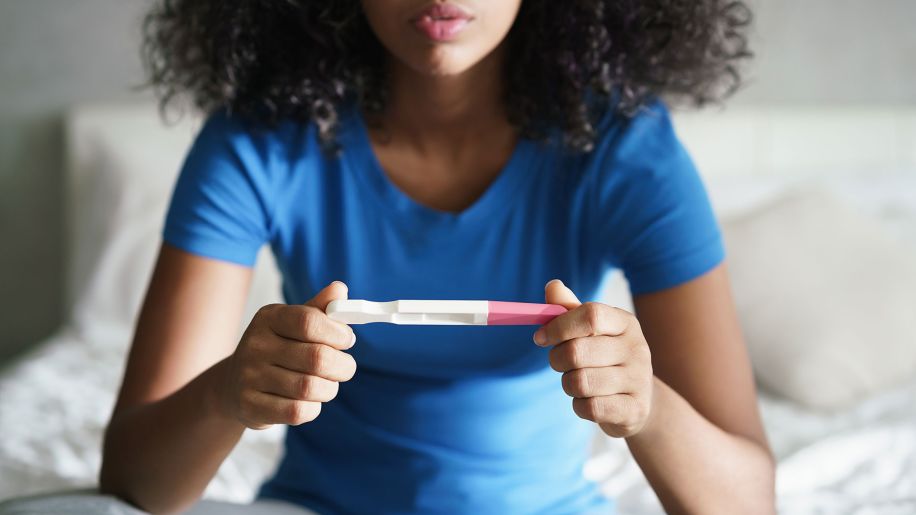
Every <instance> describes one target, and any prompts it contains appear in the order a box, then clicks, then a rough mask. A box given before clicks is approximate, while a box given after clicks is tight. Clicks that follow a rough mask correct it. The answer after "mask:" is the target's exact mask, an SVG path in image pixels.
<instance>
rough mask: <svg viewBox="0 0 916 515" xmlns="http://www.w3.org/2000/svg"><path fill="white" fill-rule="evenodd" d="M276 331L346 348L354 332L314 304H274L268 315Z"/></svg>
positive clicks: (298, 339) (291, 337) (288, 336)
mask: <svg viewBox="0 0 916 515" xmlns="http://www.w3.org/2000/svg"><path fill="white" fill-rule="evenodd" d="M269 320H270V322H269V325H270V329H271V330H272V331H273V332H274V333H275V334H277V335H279V336H282V337H284V338H289V339H291V340H297V341H300V342H308V343H323V344H325V345H330V346H331V347H334V348H335V349H349V348H350V347H352V346H353V343H354V342H355V341H356V334H355V333H354V332H353V329H351V328H350V326H348V325H347V324H344V323H342V322H338V321H337V320H332V319H331V317H329V316H328V315H327V314H325V312H324V311H322V310H320V309H318V308H316V307H314V306H298V305H278V306H277V307H276V308H275V310H274V311H273V312H272V313H271V316H270V318H269Z"/></svg>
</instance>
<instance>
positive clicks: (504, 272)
mask: <svg viewBox="0 0 916 515" xmlns="http://www.w3.org/2000/svg"><path fill="white" fill-rule="evenodd" d="M599 132H600V139H599V141H598V145H597V147H596V149H595V150H594V151H593V152H591V153H589V154H585V155H582V154H579V155H576V154H570V153H567V152H565V151H563V150H562V148H561V147H560V146H559V145H557V144H553V143H550V144H539V143H535V142H532V141H528V140H521V141H520V142H519V143H518V145H517V147H516V149H515V151H514V153H513V155H512V156H511V158H510V161H509V163H508V164H507V165H506V166H505V168H504V169H503V170H502V171H501V173H500V175H499V176H498V177H497V178H496V179H495V181H494V182H493V183H492V184H491V185H490V186H489V188H488V189H487V190H486V191H485V193H484V194H483V195H482V196H481V197H480V198H479V199H478V200H477V201H476V202H475V203H474V204H473V205H472V206H470V207H469V208H467V209H466V210H464V211H462V212H461V213H457V214H455V213H446V212H441V211H437V210H434V209H431V208H428V207H426V206H423V205H421V204H418V203H417V202H415V201H414V200H412V199H411V198H409V197H408V196H406V195H405V194H404V193H403V192H401V191H400V190H399V189H398V188H397V187H396V186H394V185H393V183H391V182H390V181H389V180H388V178H387V176H386V175H385V173H384V172H383V170H382V169H381V167H380V166H379V164H378V162H377V161H376V159H375V157H374V154H373V152H372V150H371V146H370V144H369V140H368V135H367V132H366V128H365V125H364V123H363V120H362V118H361V117H360V116H359V114H358V112H357V111H356V110H355V109H347V110H344V112H343V114H342V117H341V128H340V131H339V134H338V140H339V142H340V143H341V145H342V154H341V155H340V156H339V157H334V156H330V155H327V154H324V153H322V152H321V151H320V149H319V146H318V142H317V137H316V131H315V128H314V126H311V125H304V124H295V123H286V124H283V125H281V126H279V127H277V128H275V129H271V130H256V129H252V130H248V129H246V127H245V125H244V124H242V123H240V122H239V121H237V120H235V119H232V118H230V117H227V116H226V115H225V114H222V113H219V114H215V115H214V116H212V117H211V118H210V119H209V121H208V123H207V124H206V125H205V127H204V128H203V130H202V132H201V133H200V135H199V137H198V138H197V141H196V143H195V145H194V146H193V148H192V150H191V152H190V154H189V155H188V158H187V160H186V162H185V165H184V167H183V170H182V172H181V175H180V178H179V180H178V183H177V185H176V188H175V192H174V198H173V200H172V204H171V208H170V210H169V214H168V217H167V221H166V226H165V230H164V237H165V241H166V242H168V243H170V244H172V245H174V246H176V247H178V248H181V249H184V250H186V251H188V252H192V253H195V254H199V255H202V256H207V257H210V258H215V259H220V260H225V261H230V262H234V263H239V264H242V265H252V264H253V263H254V261H255V256H256V254H257V252H258V250H259V248H260V247H261V246H262V245H264V244H270V246H271V248H272V250H273V252H274V254H275V256H276V259H277V263H278V266H279V267H280V269H281V272H282V275H283V278H284V284H283V292H284V295H285V298H286V301H287V302H288V303H291V304H296V303H303V302H305V301H307V300H308V299H309V298H311V297H312V296H313V295H314V294H315V293H316V292H317V291H318V290H319V289H321V288H322V287H324V286H325V285H327V284H328V283H329V282H331V281H333V280H335V279H339V280H342V281H345V282H346V283H347V284H348V285H349V287H350V297H351V298H364V299H371V300H389V299H398V298H400V299H489V300H505V301H527V302H543V300H544V284H545V283H546V282H547V281H548V280H550V279H552V278H555V277H556V278H561V279H562V280H563V281H564V282H565V283H566V284H567V285H569V286H570V287H571V288H572V289H573V290H574V291H575V292H576V293H577V294H578V295H579V297H580V299H582V300H583V301H585V300H595V299H596V296H597V294H598V293H599V291H598V290H599V286H600V284H601V282H602V280H603V278H604V276H605V274H606V273H607V272H608V271H610V270H611V269H613V268H620V269H622V270H623V271H624V272H625V273H626V275H627V277H628V278H629V280H630V284H631V287H632V289H633V291H634V293H646V292H651V291H656V290H661V289H665V288H669V287H672V286H675V285H677V284H680V283H683V282H685V281H688V280H690V279H692V278H695V277H697V276H699V275H701V274H703V273H705V272H707V271H708V270H710V269H712V268H713V267H714V266H715V265H717V264H718V263H719V262H720V261H721V260H722V259H723V257H724V252H723V248H722V244H721V239H720V234H719V228H718V225H717V223H716V220H715V218H714V216H713V214H712V211H711V209H710V205H709V202H708V200H707V197H706V192H705V190H704V187H703V185H702V182H701V181H700V179H699V177H698V175H697V172H696V170H695V169H694V166H693V164H692V162H691V160H690V158H689V157H688V155H687V154H686V152H685V151H684V149H683V148H682V147H681V145H680V143H679V142H678V140H677V138H676V136H675V134H674V131H673V129H672V126H671V123H670V120H669V116H668V113H667V111H666V109H665V107H664V106H663V105H662V104H656V105H654V106H653V107H652V108H651V109H649V110H647V111H646V112H644V113H642V114H640V115H638V116H637V117H635V118H632V119H623V118H618V117H614V116H607V117H606V118H605V119H604V120H603V121H602V123H601V125H600V127H599ZM354 329H355V331H356V335H357V343H356V346H355V347H353V349H352V350H351V352H352V354H353V356H354V358H355V359H356V362H357V364H358V370H357V373H356V376H355V377H354V378H353V380H351V381H350V382H348V383H345V384H342V385H341V387H340V393H339V395H338V397H337V398H336V399H335V400H333V401H332V402H329V403H326V404H325V405H324V407H323V410H322V413H321V415H320V417H319V418H318V419H317V420H315V421H314V422H311V423H308V424H304V425H302V426H298V427H290V428H289V430H288V432H287V436H286V452H285V455H284V457H283V459H282V462H281V464H280V466H279V469H278V470H277V472H276V474H275V475H274V476H273V478H271V479H270V480H269V481H268V482H267V483H266V484H265V485H264V486H263V487H262V490H261V493H260V495H261V496H263V497H275V498H280V499H284V500H289V501H293V502H296V503H300V504H302V505H304V506H307V507H309V508H312V509H314V510H316V511H318V512H322V513H421V512H422V513H436V512H438V513H475V514H486V513H550V514H560V513H583V512H588V511H590V510H594V511H598V512H601V513H607V512H608V511H610V506H611V504H610V501H608V500H606V499H604V498H603V497H602V496H601V495H600V494H599V493H598V491H597V488H596V487H595V485H593V484H591V483H589V482H587V481H586V480H585V479H583V476H582V467H583V463H584V462H585V460H586V458H587V455H588V450H589V445H590V436H591V434H592V432H593V430H594V425H593V424H591V423H588V422H585V421H583V420H580V419H578V418H577V417H576V416H575V414H574V413H573V411H572V408H571V401H570V399H569V398H568V397H567V396H566V395H565V393H564V392H563V390H562V387H561V385H560V377H559V374H557V373H556V372H554V371H553V370H551V369H550V367H549V365H548V360H547V352H548V351H547V350H546V349H542V348H539V347H537V346H535V345H534V344H533V343H532V341H531V336H532V334H533V332H534V329H535V328H534V327H461V326H450V327H449V326H447V327H434V326H433V327H430V326H426V327H423V326H393V325H385V324H370V325H364V326H355V327H354Z"/></svg>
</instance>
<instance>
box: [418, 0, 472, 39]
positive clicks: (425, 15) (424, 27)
mask: <svg viewBox="0 0 916 515" xmlns="http://www.w3.org/2000/svg"><path fill="white" fill-rule="evenodd" d="M473 19H474V18H473V16H471V15H470V14H469V13H468V12H467V11H465V10H464V9H462V8H461V7H458V6H457V5H454V4H439V3H437V4H432V5H430V6H427V7H426V8H425V9H423V10H422V11H420V12H419V13H418V14H417V15H416V16H414V17H413V18H411V20H410V21H411V23H412V24H413V26H414V28H415V29H417V31H419V32H420V33H421V34H423V35H424V36H426V37H427V38H429V39H430V40H432V41H450V40H452V39H455V38H456V37H458V35H459V34H460V33H461V31H462V30H464V28H465V27H466V26H467V25H468V23H469V22H471V21H472V20H473Z"/></svg>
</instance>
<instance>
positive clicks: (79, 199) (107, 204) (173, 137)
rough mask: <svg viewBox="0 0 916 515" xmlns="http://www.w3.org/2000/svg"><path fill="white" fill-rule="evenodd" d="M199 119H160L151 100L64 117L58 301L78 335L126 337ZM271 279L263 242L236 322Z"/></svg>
mask: <svg viewBox="0 0 916 515" xmlns="http://www.w3.org/2000/svg"><path fill="white" fill-rule="evenodd" d="M199 125H200V121H199V119H198V118H196V117H193V116H187V117H185V118H184V119H182V120H181V122H180V123H177V124H172V125H169V124H166V123H164V122H163V121H162V120H161V119H160V117H159V113H158V111H157V109H156V107H155V105H152V104H138V105H116V104H112V105H100V106H82V107H80V108H78V109H75V110H74V111H73V112H71V113H70V114H69V115H68V119H67V149H68V170H67V174H68V180H67V198H68V201H69V206H68V207H69V216H68V222H69V234H68V236H69V243H70V249H69V256H68V257H69V259H68V279H69V295H68V302H69V303H70V306H71V308H72V310H71V320H70V324H71V326H72V327H73V328H74V329H75V330H76V331H77V334H79V335H81V336H82V337H83V339H84V340H86V341H93V342H98V343H101V342H113V343H114V344H116V345H124V346H126V345H127V344H128V343H129V338H130V334H131V333H132V330H133V324H134V318H135V316H136V314H137V311H138V309H139V306H140V302H141V301H142V299H143V295H144V293H145V291H146V286H147V283H148V281H149V277H150V273H151V272H152V267H153V264H154V260H155V257H156V252H157V250H158V248H159V245H160V244H161V241H162V238H161V232H162V225H163V222H164V220H165V212H166V208H167V206H168V201H169V198H170V196H171V192H172V187H173V184H174V181H175V178H176V177H177V175H178V171H179V168H180V167H181V163H182V162H183V160H184V156H185V153H186V152H187V150H188V148H189V146H190V144H191V141H192V140H193V137H194V135H195V134H196V132H197V130H198V127H199ZM279 282H280V279H279V274H278V273H277V271H276V267H275V266H274V263H273V260H272V259H270V256H269V252H268V251H267V250H266V249H264V251H262V253H261V255H260V256H259V259H258V264H257V268H256V271H255V278H254V283H253V285H252V292H251V294H250V295H249V302H248V306H247V308H246V311H247V315H246V318H245V319H244V320H243V321H242V325H247V322H248V319H249V317H250V315H251V314H252V313H253V312H254V310H256V309H257V307H259V306H261V305H263V304H266V303H270V302H276V301H278V300H279V299H280V288H279Z"/></svg>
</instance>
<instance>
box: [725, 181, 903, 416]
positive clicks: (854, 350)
mask: <svg viewBox="0 0 916 515" xmlns="http://www.w3.org/2000/svg"><path fill="white" fill-rule="evenodd" d="M723 232H724V235H725V240H726V245H727V248H728V256H729V258H728V260H729V269H730V276H731V280H732V284H733V290H734V295H735V301H736V304H737V308H738V314H739V317H740V319H741V323H742V326H743V328H744V332H745V337H746V339H747V344H748V347H749V351H750V355H751V360H752V362H753V364H754V369H755V372H756V375H757V377H758V380H759V381H760V383H761V384H762V385H763V386H764V387H765V388H767V389H769V390H772V391H773V392H775V393H778V394H781V395H784V396H785V397H788V398H790V399H793V400H795V401H797V402H799V403H801V404H803V405H806V406H809V407H812V408H820V409H832V408H839V407H842V406H844V405H848V404H851V403H853V402H855V401H856V400H859V399H861V398H863V397H865V396H867V395H869V394H871V393H874V392H877V391H878V390H881V389H883V388H885V387H887V386H890V385H892V384H894V383H897V382H899V381H901V380H903V379H905V378H907V377H908V376H911V375H912V374H914V373H916V253H914V252H913V251H912V249H910V248H909V247H907V246H905V245H903V244H902V243H900V242H898V241H896V240H894V239H893V238H891V237H889V236H888V235H887V234H886V233H884V232H883V228H882V227H881V226H880V225H878V224H877V223H876V222H875V221H873V220H871V219H869V218H867V217H866V216H863V214H861V213H860V212H858V211H856V210H855V209H853V208H851V207H850V206H849V205H847V204H845V203H843V202H842V201H840V200H839V199H838V198H837V197H834V196H833V195H832V194H831V193H829V192H827V191H826V190H821V189H803V190H795V191H790V192H788V193H787V194H785V195H784V196H782V197H780V198H778V199H777V200H776V201H774V202H771V203H769V204H767V205H764V206H762V207H760V208H758V209H756V210H754V211H751V212H749V213H746V214H744V215H742V216H739V217H737V218H733V219H731V220H726V221H725V222H723Z"/></svg>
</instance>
